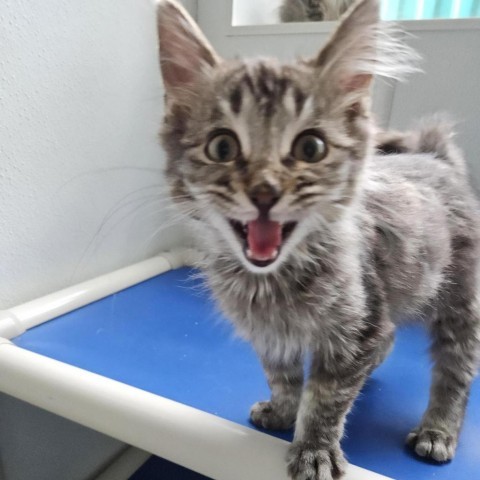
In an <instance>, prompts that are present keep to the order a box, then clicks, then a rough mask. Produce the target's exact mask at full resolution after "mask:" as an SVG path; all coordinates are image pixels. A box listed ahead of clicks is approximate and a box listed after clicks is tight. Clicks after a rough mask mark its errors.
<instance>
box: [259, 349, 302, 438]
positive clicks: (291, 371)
mask: <svg viewBox="0 0 480 480" xmlns="http://www.w3.org/2000/svg"><path fill="white" fill-rule="evenodd" d="M262 363H263V368H264V370H265V373H266V375H267V379H268V384H269V386H270V389H271V392H272V394H271V399H270V400H269V401H264V402H257V403H256V404H255V405H253V407H252V409H251V411H250V420H251V421H252V423H253V424H254V425H256V426H257V427H261V428H266V429H268V430H287V429H289V428H291V427H293V424H294V423H295V418H296V416H297V411H298V406H299V403H300V396H301V394H302V388H303V356H300V355H299V356H296V357H295V358H294V359H292V360H290V361H284V362H275V363H274V362H271V361H267V360H265V359H262Z"/></svg>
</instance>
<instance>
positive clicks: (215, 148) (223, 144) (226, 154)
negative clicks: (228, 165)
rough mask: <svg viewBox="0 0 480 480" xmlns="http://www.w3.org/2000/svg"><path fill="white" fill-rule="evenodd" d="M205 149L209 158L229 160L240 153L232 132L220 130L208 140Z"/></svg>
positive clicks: (219, 160) (217, 160) (218, 160)
mask: <svg viewBox="0 0 480 480" xmlns="http://www.w3.org/2000/svg"><path fill="white" fill-rule="evenodd" d="M205 151H206V154H207V156H208V158H209V159H210V160H214V161H215V162H231V161H233V160H235V159H236V158H237V157H238V155H239V154H240V146H239V145H238V141H237V139H236V138H235V136H234V135H233V133H228V132H222V133H219V134H217V135H215V136H214V137H213V138H212V139H211V140H210V141H209V142H208V144H207V148H206V150H205Z"/></svg>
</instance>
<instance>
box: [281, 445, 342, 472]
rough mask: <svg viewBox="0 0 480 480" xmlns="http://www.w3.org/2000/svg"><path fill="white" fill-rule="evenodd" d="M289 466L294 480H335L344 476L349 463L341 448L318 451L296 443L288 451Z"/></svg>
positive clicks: (309, 446)
mask: <svg viewBox="0 0 480 480" xmlns="http://www.w3.org/2000/svg"><path fill="white" fill-rule="evenodd" d="M287 465H288V474H289V475H290V477H291V478H292V479H293V480H334V479H338V478H341V477H342V476H343V474H344V473H345V468H346V466H347V462H346V461H345V457H344V456H343V453H342V450H341V449H340V446H336V447H332V448H329V449H318V448H314V447H313V446H312V445H309V444H307V443H303V442H294V443H292V445H291V446H290V449H289V451H288V456H287Z"/></svg>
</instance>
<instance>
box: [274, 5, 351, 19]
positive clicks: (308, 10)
mask: <svg viewBox="0 0 480 480" xmlns="http://www.w3.org/2000/svg"><path fill="white" fill-rule="evenodd" d="M353 2H354V0H283V2H282V5H281V6H280V20H281V21H282V22H312V21H322V20H324V21H328V20H338V19H339V18H340V16H341V15H342V14H343V13H345V12H346V11H347V9H348V7H350V5H352V3H353Z"/></svg>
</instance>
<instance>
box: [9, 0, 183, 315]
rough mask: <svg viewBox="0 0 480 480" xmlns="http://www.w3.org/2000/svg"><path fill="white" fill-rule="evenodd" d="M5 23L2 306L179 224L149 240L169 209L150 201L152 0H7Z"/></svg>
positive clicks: (127, 253)
mask: <svg viewBox="0 0 480 480" xmlns="http://www.w3.org/2000/svg"><path fill="white" fill-rule="evenodd" d="M0 32H1V34H0V72H1V74H0V271H1V275H0V308H5V307H8V306H12V305H14V304H17V303H19V302H23V301H25V300H28V299H31V298H33V297H37V296H39V295H43V294H45V293H47V292H50V291H53V290H55V289H58V288H60V287H64V286H65V285H66V284H68V283H71V282H78V281H80V280H82V279H84V278H87V277H92V276H94V275H97V274H99V273H102V272H105V271H109V270H112V269H115V268H118V267H120V266H123V265H125V264H129V263H132V262H135V261H137V260H140V259H143V258H145V257H146V256H149V255H151V254H153V253H154V252H156V251H159V250H162V249H165V248H168V247H169V246H170V245H172V244H173V243H174V242H177V241H178V234H177V233H175V232H174V231H172V230H169V231H167V233H163V234H159V235H157V236H156V237H155V238H154V239H151V237H152V235H153V234H154V232H155V231H156V230H157V229H158V227H159V224H161V223H162V222H164V221H165V218H166V213H165V208H161V205H163V203H162V204H160V203H157V204H155V203H153V202H152V203H150V204H148V205H147V204H146V203H145V202H147V200H148V197H147V195H148V194H153V193H155V192H160V191H161V190H163V187H160V185H161V184H162V177H161V173H160V172H161V168H162V166H163V153H162V151H161V149H160V147H159V145H158V141H157V132H158V128H159V124H160V116H161V106H162V101H163V99H162V90H161V86H160V78H159V68H158V64H157V55H156V48H157V47H156V32H155V21H154V6H153V1H150V0H122V1H118V0H102V1H97V0H82V1H73V0H49V1H47V2H38V1H34V0H3V1H2V5H1V8H0ZM155 184H159V186H158V188H157V189H156V188H155V186H154V185H155ZM142 188H143V189H144V190H140V189H142ZM135 191H137V193H132V192H135ZM150 198H151V199H153V197H150ZM142 202H143V203H142ZM115 208H118V211H115V212H114V214H113V215H112V216H110V217H109V216H108V215H109V212H110V213H112V209H115ZM102 225H103V228H102V229H101V231H99V229H100V228H101V226H102Z"/></svg>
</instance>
